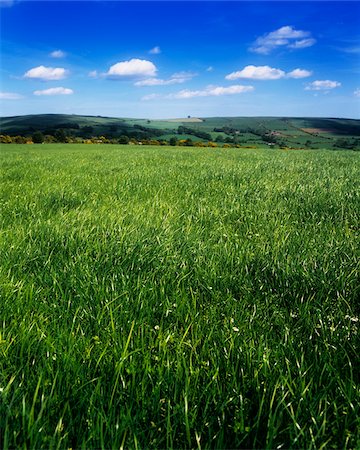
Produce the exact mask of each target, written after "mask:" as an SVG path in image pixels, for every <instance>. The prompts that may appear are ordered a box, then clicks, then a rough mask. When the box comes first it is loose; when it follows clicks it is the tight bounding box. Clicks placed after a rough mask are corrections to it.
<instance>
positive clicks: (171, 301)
mask: <svg viewBox="0 0 360 450" xmlns="http://www.w3.org/2000/svg"><path fill="white" fill-rule="evenodd" d="M0 158H1V160H0V161H1V162H0V164H1V165H0V169H1V189H0V193H1V198H0V207H1V235H0V239H1V241H0V242H1V244H0V245H1V248H0V250H1V267H0V283H1V291H0V295H1V301H0V447H1V448H3V449H9V448H23V449H35V448H36V449H49V448H73V449H75V448H135V449H137V448H139V449H141V448H153V449H159V448H169V449H170V448H199V449H201V448H204V449H206V448H218V449H219V448H267V449H285V448H302V449H304V448H306V449H339V448H341V449H355V448H359V446H360V436H359V425H360V423H359V417H360V406H359V405H360V387H359V386H360V384H359V381H360V380H359V374H360V364H359V315H360V307H359V305H360V304H359V300H358V299H359V298H360V292H359V286H360V283H359V269H360V268H359V211H360V202H359V192H360V191H359V180H360V164H359V163H360V155H359V153H358V152H352V151H327V150H325V149H324V150H314V151H308V150H306V151H285V150H280V149H276V150H274V149H267V148H263V149H221V148H216V149H208V148H187V147H154V146H152V147H147V146H120V145H73V144H66V145H62V144H49V145H16V144H13V145H8V146H6V145H4V146H2V148H1V154H0Z"/></svg>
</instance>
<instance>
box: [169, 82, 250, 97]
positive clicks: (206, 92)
mask: <svg viewBox="0 0 360 450" xmlns="http://www.w3.org/2000/svg"><path fill="white" fill-rule="evenodd" d="M253 90H254V87H253V86H242V85H240V84H235V85H233V86H227V87H223V86H208V87H207V88H205V89H203V90H198V91H190V90H189V89H184V90H182V91H179V92H176V93H175V94H170V95H168V96H167V98H175V99H184V98H193V97H218V96H220V95H233V94H243V93H244V92H251V91H253Z"/></svg>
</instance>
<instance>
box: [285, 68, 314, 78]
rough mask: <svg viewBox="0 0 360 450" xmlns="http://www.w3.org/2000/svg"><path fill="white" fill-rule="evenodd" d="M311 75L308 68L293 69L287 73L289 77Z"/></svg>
mask: <svg viewBox="0 0 360 450" xmlns="http://www.w3.org/2000/svg"><path fill="white" fill-rule="evenodd" d="M311 75H312V72H311V71H310V70H305V69H294V70H292V71H291V72H288V73H287V76H288V77H289V78H306V77H310V76H311Z"/></svg>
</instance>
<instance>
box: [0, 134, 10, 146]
mask: <svg viewBox="0 0 360 450" xmlns="http://www.w3.org/2000/svg"><path fill="white" fill-rule="evenodd" d="M0 142H1V144H11V143H12V138H11V137H10V136H8V135H7V134H2V135H0Z"/></svg>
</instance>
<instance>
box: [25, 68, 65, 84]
mask: <svg viewBox="0 0 360 450" xmlns="http://www.w3.org/2000/svg"><path fill="white" fill-rule="evenodd" d="M68 73H69V71H68V70H66V69H64V68H62V67H56V68H54V67H45V66H38V67H34V68H33V69H30V70H28V71H27V72H26V73H25V74H24V78H35V79H38V80H43V81H51V80H62V79H63V78H66V76H67V74H68Z"/></svg>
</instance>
